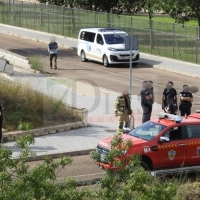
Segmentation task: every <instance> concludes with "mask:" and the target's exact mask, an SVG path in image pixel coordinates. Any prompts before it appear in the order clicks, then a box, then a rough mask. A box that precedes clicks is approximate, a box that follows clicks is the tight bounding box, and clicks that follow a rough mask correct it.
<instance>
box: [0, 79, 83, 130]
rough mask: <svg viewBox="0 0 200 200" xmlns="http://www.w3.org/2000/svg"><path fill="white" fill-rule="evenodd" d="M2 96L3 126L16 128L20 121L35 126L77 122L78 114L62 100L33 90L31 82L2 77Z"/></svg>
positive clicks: (0, 81) (0, 91)
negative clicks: (12, 80) (8, 80)
mask: <svg viewBox="0 0 200 200" xmlns="http://www.w3.org/2000/svg"><path fill="white" fill-rule="evenodd" d="M0 85H1V90H0V97H1V99H0V100H1V102H2V103H3V105H4V107H5V109H4V122H3V127H4V128H5V129H6V130H7V131H11V130H16V129H17V128H18V125H19V124H20V123H29V124H31V125H32V126H33V128H37V127H42V126H49V125H56V124H61V123H68V122H75V121H78V120H80V118H79V116H78V114H77V113H76V112H75V111H74V110H72V109H71V108H70V107H67V106H65V105H64V104H62V102H61V101H59V100H55V99H53V98H52V97H49V96H47V95H44V94H42V93H39V92H37V91H35V90H33V89H32V88H31V87H30V86H29V84H28V83H27V84H26V86H25V85H22V84H20V83H16V82H15V83H9V82H7V81H4V80H2V79H0Z"/></svg>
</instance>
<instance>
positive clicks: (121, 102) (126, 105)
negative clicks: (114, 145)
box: [115, 92, 132, 134]
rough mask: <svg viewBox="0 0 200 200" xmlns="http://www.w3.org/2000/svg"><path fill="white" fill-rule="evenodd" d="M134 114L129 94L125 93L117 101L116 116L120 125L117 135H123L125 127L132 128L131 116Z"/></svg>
mask: <svg viewBox="0 0 200 200" xmlns="http://www.w3.org/2000/svg"><path fill="white" fill-rule="evenodd" d="M131 114H132V110H131V100H130V96H129V94H128V93H126V92H123V93H122V95H120V96H119V97H117V99H116V101H115V116H116V117H118V120H119V124H118V129H117V133H118V134H122V133H123V127H126V128H128V127H130V119H129V115H131Z"/></svg>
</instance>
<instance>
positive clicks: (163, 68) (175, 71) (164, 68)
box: [153, 65, 200, 78]
mask: <svg viewBox="0 0 200 200" xmlns="http://www.w3.org/2000/svg"><path fill="white" fill-rule="evenodd" d="M153 68H155V69H160V70H163V71H168V72H174V73H177V74H181V75H186V76H190V77H194V78H200V75H199V74H192V73H188V72H185V71H181V70H176V69H174V68H167V67H164V66H159V65H153Z"/></svg>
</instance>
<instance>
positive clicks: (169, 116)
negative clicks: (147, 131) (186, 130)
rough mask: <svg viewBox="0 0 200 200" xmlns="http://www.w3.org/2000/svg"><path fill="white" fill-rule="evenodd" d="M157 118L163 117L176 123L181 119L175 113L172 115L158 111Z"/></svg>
mask: <svg viewBox="0 0 200 200" xmlns="http://www.w3.org/2000/svg"><path fill="white" fill-rule="evenodd" d="M158 116H159V118H165V119H169V120H174V121H175V122H176V123H180V122H181V121H182V117H180V116H177V115H172V114H168V113H164V112H159V113H158Z"/></svg>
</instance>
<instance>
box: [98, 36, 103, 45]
mask: <svg viewBox="0 0 200 200" xmlns="http://www.w3.org/2000/svg"><path fill="white" fill-rule="evenodd" d="M97 44H101V45H103V38H102V36H101V35H100V34H98V35H97Z"/></svg>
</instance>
